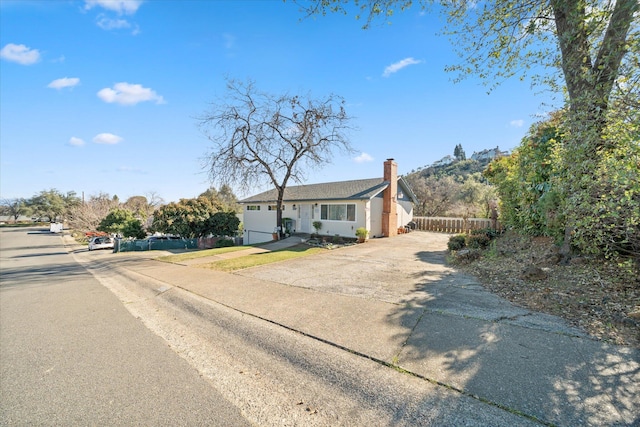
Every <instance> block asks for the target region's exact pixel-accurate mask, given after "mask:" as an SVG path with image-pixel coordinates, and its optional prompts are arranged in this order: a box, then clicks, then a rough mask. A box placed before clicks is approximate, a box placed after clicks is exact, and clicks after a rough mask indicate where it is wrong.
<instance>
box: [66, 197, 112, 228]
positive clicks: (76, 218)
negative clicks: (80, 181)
mask: <svg viewBox="0 0 640 427" xmlns="http://www.w3.org/2000/svg"><path fill="white" fill-rule="evenodd" d="M118 206H119V203H118V201H117V200H116V199H114V198H112V197H111V196H110V195H109V194H106V193H100V194H98V195H93V196H90V197H89V200H87V201H86V202H84V203H80V204H78V205H76V206H74V207H73V208H71V210H70V217H71V221H70V224H71V226H72V227H73V228H75V229H77V230H82V231H95V230H97V228H98V224H100V221H102V220H103V219H104V218H105V217H106V216H107V215H108V214H109V212H110V211H111V210H112V209H115V208H117V207H118Z"/></svg>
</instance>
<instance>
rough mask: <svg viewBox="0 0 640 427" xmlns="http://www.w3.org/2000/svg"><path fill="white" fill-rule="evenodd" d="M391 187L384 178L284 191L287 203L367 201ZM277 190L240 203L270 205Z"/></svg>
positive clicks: (307, 186) (299, 186)
mask: <svg viewBox="0 0 640 427" xmlns="http://www.w3.org/2000/svg"><path fill="white" fill-rule="evenodd" d="M388 185H389V182H388V181H385V180H384V179H382V178H371V179H357V180H354V181H340V182H327V183H324V184H308V185H294V186H290V187H287V188H286V189H285V190H284V201H285V202H303V201H312V200H345V199H352V200H367V199H370V198H372V197H374V196H376V195H377V194H379V193H380V192H381V191H383V190H384V189H385V188H387V186H388ZM277 196H278V193H277V192H276V190H275V189H272V190H269V191H265V192H264V193H260V194H256V195H255V196H251V197H248V198H246V199H244V200H241V201H240V203H269V202H275V201H276V200H277V198H278V197H277Z"/></svg>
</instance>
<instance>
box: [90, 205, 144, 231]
mask: <svg viewBox="0 0 640 427" xmlns="http://www.w3.org/2000/svg"><path fill="white" fill-rule="evenodd" d="M98 231H104V232H106V233H112V234H118V235H122V236H124V237H134V238H143V237H144V236H145V233H144V231H143V229H142V223H141V222H140V220H139V219H138V218H136V217H135V215H134V213H133V212H131V211H130V210H128V209H123V208H115V209H112V210H111V212H109V213H108V214H107V216H106V217H104V218H103V219H102V221H100V224H99V225H98Z"/></svg>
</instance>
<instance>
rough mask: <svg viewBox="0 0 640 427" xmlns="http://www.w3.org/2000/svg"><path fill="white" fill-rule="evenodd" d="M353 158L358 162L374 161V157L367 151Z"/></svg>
mask: <svg viewBox="0 0 640 427" xmlns="http://www.w3.org/2000/svg"><path fill="white" fill-rule="evenodd" d="M353 160H354V161H355V162H356V163H366V162H372V161H373V157H371V156H370V155H368V154H367V153H361V154H360V155H359V156H357V157H354V158H353Z"/></svg>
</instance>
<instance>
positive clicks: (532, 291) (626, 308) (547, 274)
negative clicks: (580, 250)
mask: <svg viewBox="0 0 640 427" xmlns="http://www.w3.org/2000/svg"><path fill="white" fill-rule="evenodd" d="M553 248H554V245H553V242H551V240H550V239H546V238H535V239H531V238H526V237H522V236H517V235H509V234H507V235H505V236H502V237H500V238H499V239H497V240H496V241H495V244H494V245H493V246H492V248H491V249H489V250H487V251H484V252H483V253H482V256H481V257H480V258H479V259H478V260H476V261H473V262H470V263H464V264H461V265H457V267H458V268H460V269H462V270H464V271H465V272H467V273H469V274H472V275H474V276H475V277H477V278H478V279H479V280H480V281H481V282H482V284H483V285H484V286H485V288H487V289H488V290H490V291H491V292H494V293H496V294H498V295H500V296H502V297H504V298H506V299H508V300H509V301H511V302H513V303H515V304H518V305H520V306H522V307H526V308H530V309H532V310H536V311H540V312H543V313H548V314H553V315H556V316H559V317H562V318H564V319H566V320H567V321H568V322H569V323H570V324H572V325H574V326H578V327H580V328H582V329H583V330H585V331H586V332H588V333H589V334H591V335H592V336H593V337H595V338H597V339H600V340H603V341H607V342H611V343H615V344H620V345H630V346H634V347H637V348H640V278H639V277H638V275H637V272H636V273H632V272H630V271H627V270H625V269H623V268H620V267H619V266H618V265H616V264H614V263H611V262H607V261H605V260H602V259H598V258H586V257H576V258H573V259H572V260H571V262H570V263H569V264H567V265H560V264H558V263H557V258H556V257H554V253H555V252H554V249H553ZM531 266H535V267H538V268H540V269H541V271H542V274H541V277H539V278H536V279H533V278H531V277H528V276H527V275H526V274H523V272H524V270H525V269H526V268H527V267H531ZM538 271H540V270H538Z"/></svg>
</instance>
